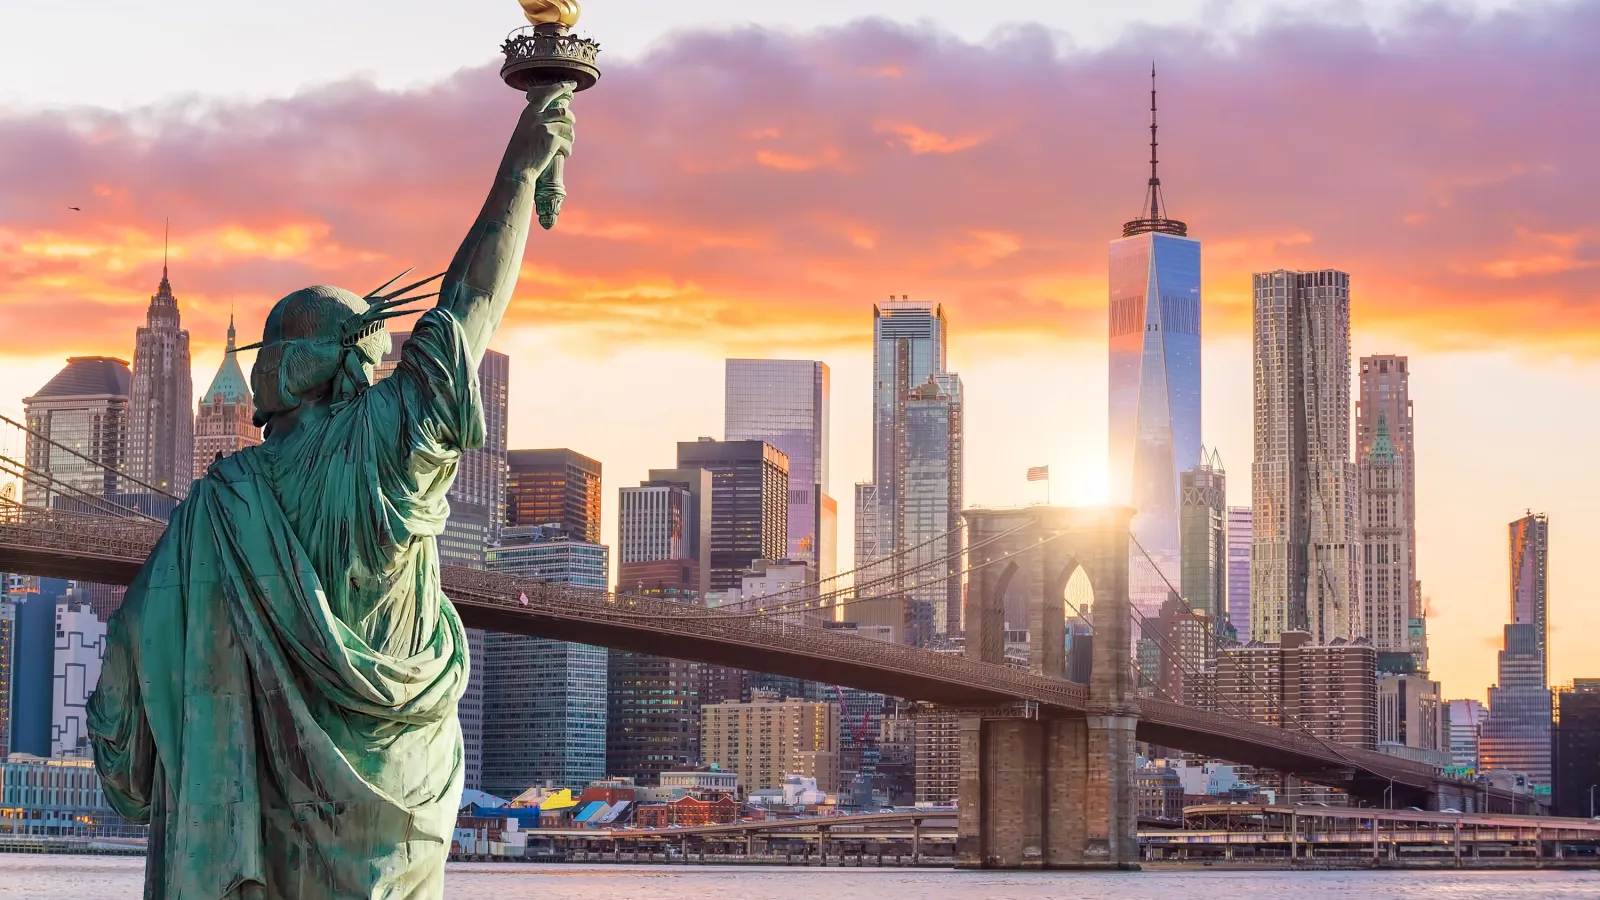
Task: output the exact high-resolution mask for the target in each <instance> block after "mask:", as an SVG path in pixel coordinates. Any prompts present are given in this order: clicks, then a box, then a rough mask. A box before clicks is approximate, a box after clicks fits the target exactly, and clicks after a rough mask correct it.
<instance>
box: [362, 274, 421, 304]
mask: <svg viewBox="0 0 1600 900" xmlns="http://www.w3.org/2000/svg"><path fill="white" fill-rule="evenodd" d="M416 270H417V267H416V266H411V267H410V268H408V269H406V270H405V271H404V272H401V273H400V274H399V275H396V276H395V277H393V278H391V279H389V280H388V281H385V282H384V283H383V284H380V285H378V286H377V287H375V288H373V289H372V290H371V291H370V292H369V293H368V294H367V299H368V300H370V299H372V298H373V297H376V296H377V295H379V294H381V293H383V292H384V291H385V290H387V289H388V287H389V285H391V284H394V283H395V282H396V281H399V280H400V279H402V278H404V277H406V276H407V275H410V274H411V273H412V272H415V271H416Z"/></svg>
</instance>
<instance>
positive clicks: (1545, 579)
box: [1511, 510, 1550, 685]
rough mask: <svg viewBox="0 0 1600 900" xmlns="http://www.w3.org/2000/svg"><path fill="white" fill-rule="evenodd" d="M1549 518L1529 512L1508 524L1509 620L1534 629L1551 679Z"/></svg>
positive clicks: (1547, 678)
mask: <svg viewBox="0 0 1600 900" xmlns="http://www.w3.org/2000/svg"><path fill="white" fill-rule="evenodd" d="M1549 569H1550V518H1549V516H1546V515H1545V514H1543V513H1535V512H1533V511H1532V510H1529V511H1528V514H1527V515H1525V516H1523V517H1522V518H1520V519H1518V520H1516V521H1515V522H1512V523H1511V621H1512V623H1513V624H1518V625H1527V626H1529V627H1530V628H1532V629H1533V636H1534V642H1535V643H1536V644H1537V646H1538V648H1539V661H1540V665H1541V666H1542V668H1543V671H1544V679H1545V680H1544V683H1545V684H1546V685H1548V684H1549V679H1550V582H1549Z"/></svg>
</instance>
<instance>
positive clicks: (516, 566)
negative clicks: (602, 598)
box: [483, 525, 610, 799]
mask: <svg viewBox="0 0 1600 900" xmlns="http://www.w3.org/2000/svg"><path fill="white" fill-rule="evenodd" d="M609 554H610V551H609V549H608V548H606V547H605V546H604V545H601V544H591V543H588V542H586V541H582V540H576V539H573V538H570V537H569V536H568V533H567V531H566V530H565V529H564V528H563V527H562V526H560V525H532V526H517V527H514V528H507V529H506V531H505V534H504V537H503V540H502V543H501V546H499V547H497V548H495V549H493V550H490V551H489V570H490V571H493V572H502V573H505V574H508V575H517V576H521V577H524V578H529V579H533V580H536V581H550V582H557V583H561V584H574V585H580V586H582V587H589V588H596V589H599V590H605V589H606V587H607V585H608V584H609V583H610V558H609ZM484 651H485V652H484V701H483V790H485V791H488V792H489V793H491V794H494V795H496V796H499V797H504V798H506V799H510V798H513V797H515V796H517V795H518V794H520V793H522V792H523V791H525V790H527V789H528V788H530V787H533V786H534V785H542V784H544V783H546V782H550V783H552V784H554V785H555V786H557V787H567V788H580V787H583V786H585V785H587V784H588V783H589V782H591V781H595V780H597V779H600V778H604V777H605V774H606V771H605V770H606V651H605V650H604V649H603V648H600V647H590V646H588V645H585V644H573V643H568V642H566V641H552V640H547V639H545V638H536V637H528V636H526V635H520V634H498V633H495V632H489V633H488V635H487V636H486V637H485V648H484Z"/></svg>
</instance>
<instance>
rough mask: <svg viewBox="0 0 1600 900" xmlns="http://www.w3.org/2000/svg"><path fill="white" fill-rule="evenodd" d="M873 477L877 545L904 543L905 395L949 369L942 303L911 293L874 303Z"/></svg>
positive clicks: (884, 548)
mask: <svg viewBox="0 0 1600 900" xmlns="http://www.w3.org/2000/svg"><path fill="white" fill-rule="evenodd" d="M872 317H873V322H872V378H873V384H872V483H873V484H875V485H877V486H878V490H877V499H878V513H877V516H878V521H877V523H876V533H877V539H878V547H879V549H880V551H881V552H882V553H884V554H887V553H890V552H892V551H893V550H894V549H896V548H898V547H900V546H901V541H900V530H899V526H900V492H899V490H898V489H897V486H898V484H899V481H900V473H901V471H903V469H904V465H905V446H904V439H903V438H904V433H905V399H906V397H907V396H908V395H909V394H910V393H911V391H912V390H913V389H915V388H917V387H918V386H920V385H921V384H922V383H923V382H925V381H927V380H928V379H929V378H930V377H932V376H934V375H939V374H943V373H944V372H945V371H946V363H945V340H946V335H947V332H948V327H949V323H948V322H947V321H946V319H945V316H944V307H942V306H939V305H938V304H936V303H925V302H921V301H915V300H910V299H901V300H890V301H889V302H887V303H882V304H879V305H877V306H874V307H873V308H872Z"/></svg>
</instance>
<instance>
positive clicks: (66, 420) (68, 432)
mask: <svg viewBox="0 0 1600 900" xmlns="http://www.w3.org/2000/svg"><path fill="white" fill-rule="evenodd" d="M132 380H133V376H132V373H131V372H130V371H129V370H128V364H127V363H126V362H124V361H122V360H120V359H111V358H110V357H106V356H74V357H72V358H70V359H68V360H67V366H66V368H64V369H62V370H61V371H60V372H58V373H56V376H55V377H54V378H52V379H50V380H49V381H48V382H46V384H45V386H44V387H42V388H40V389H39V390H38V391H36V392H35V393H34V395H33V396H31V397H25V398H23V400H22V407H23V411H24V413H25V417H26V418H27V421H28V428H30V429H32V430H33V431H34V432H36V433H37V434H39V435H41V436H42V437H31V436H30V437H29V438H28V447H27V461H28V468H29V469H32V470H33V471H35V472H39V473H42V474H44V475H48V476H49V477H50V481H49V482H44V481H43V480H29V481H28V482H27V484H26V485H24V486H23V489H22V494H23V500H24V502H26V503H27V504H28V505H29V506H35V507H51V506H62V505H65V506H67V508H77V506H81V507H82V508H84V509H87V510H88V511H91V512H104V511H107V510H106V508H105V507H104V506H103V505H101V504H97V503H94V502H93V501H92V500H90V499H89V498H91V497H107V496H111V495H114V494H116V493H118V492H119V491H121V490H122V484H121V482H122V479H120V478H118V477H117V475H116V473H117V472H120V471H124V470H125V467H126V465H127V461H128V390H129V386H130V384H131V383H132ZM42 438H49V439H50V441H54V442H55V443H53V444H52V443H50V442H49V441H45V440H43V439H42ZM57 445H64V446H66V447H70V448H71V452H69V451H68V450H63V449H62V448H61V446H57ZM79 454H81V456H80V455H79ZM83 456H87V457H89V459H91V460H93V462H89V461H86V460H84V459H83V458H82V457H83ZM75 505H77V506H75Z"/></svg>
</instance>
